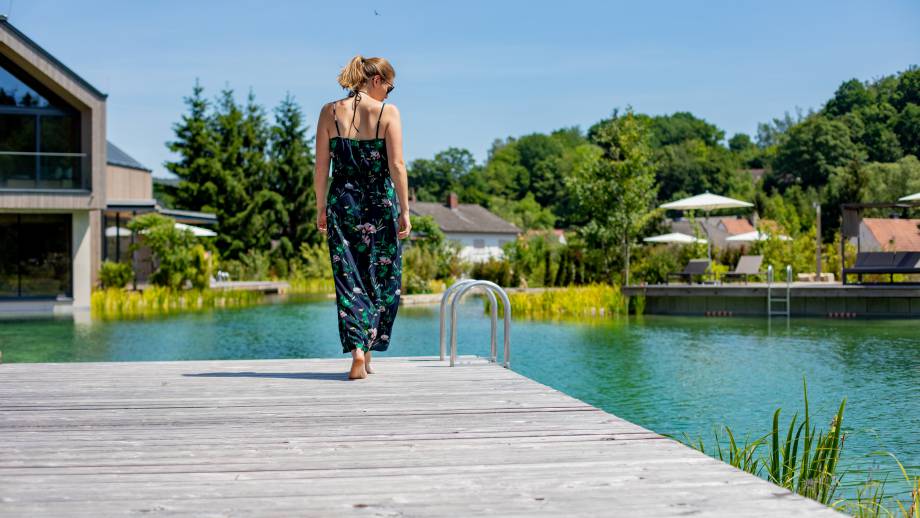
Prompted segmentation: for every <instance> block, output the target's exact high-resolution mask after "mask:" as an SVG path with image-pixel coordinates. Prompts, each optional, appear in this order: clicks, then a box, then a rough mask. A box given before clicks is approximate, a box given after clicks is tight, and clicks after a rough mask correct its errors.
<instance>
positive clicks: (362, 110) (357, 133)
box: [326, 95, 390, 140]
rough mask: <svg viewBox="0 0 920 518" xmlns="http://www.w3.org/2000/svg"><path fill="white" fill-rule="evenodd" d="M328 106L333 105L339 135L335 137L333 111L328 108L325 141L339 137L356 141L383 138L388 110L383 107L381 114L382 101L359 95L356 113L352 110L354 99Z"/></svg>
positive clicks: (334, 102) (335, 102)
mask: <svg viewBox="0 0 920 518" xmlns="http://www.w3.org/2000/svg"><path fill="white" fill-rule="evenodd" d="M330 104H335V110H334V114H335V120H337V121H338V125H339V135H336V127H335V121H334V120H333V110H332V108H331V106H330V107H329V108H327V110H326V111H327V112H328V117H329V120H330V121H331V122H330V124H329V125H328V126H327V130H326V132H327V133H328V135H327V139H331V138H334V137H336V136H341V137H344V138H352V139H358V140H370V139H374V138H384V136H385V135H386V128H387V125H388V116H387V113H388V112H389V111H390V110H387V109H386V107H384V109H383V112H382V113H381V111H380V109H381V106H383V102H382V101H378V100H376V99H374V98H372V97H370V96H369V95H361V98H360V100H359V101H358V103H357V105H358V106H357V112H356V111H355V108H354V105H355V98H354V97H346V98H344V99H338V100H336V101H333V103H330ZM378 118H379V119H380V123H379V124H380V127H379V130H378V128H377V124H378V123H377V120H378ZM352 121H353V122H354V126H352ZM375 134H376V136H375Z"/></svg>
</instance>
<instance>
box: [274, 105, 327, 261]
mask: <svg viewBox="0 0 920 518" xmlns="http://www.w3.org/2000/svg"><path fill="white" fill-rule="evenodd" d="M306 133H307V127H306V126H304V124H303V112H302V111H301V109H300V107H299V106H298V105H297V103H296V102H294V98H293V97H291V95H290V94H288V95H286V96H285V97H284V99H282V101H281V103H280V104H279V105H278V107H277V108H275V124H274V126H273V127H272V130H271V152H270V163H271V170H272V174H271V176H272V180H273V182H274V190H275V192H277V193H278V194H279V195H280V196H281V197H282V199H283V204H284V207H285V213H286V215H287V224H286V225H285V226H284V228H283V230H282V231H281V236H280V238H281V240H280V247H281V252H282V254H284V256H285V257H286V258H289V259H290V258H291V257H293V256H294V255H295V254H296V253H297V252H298V251H299V250H300V245H301V244H303V243H306V244H308V245H313V244H318V243H319V242H320V236H319V233H318V232H317V230H316V227H315V225H314V224H313V221H314V219H315V218H316V195H315V194H314V192H313V168H314V158H313V151H312V143H313V142H314V140H315V137H311V138H309V139H308V138H307V137H306Z"/></svg>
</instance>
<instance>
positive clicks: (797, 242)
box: [751, 227, 816, 280]
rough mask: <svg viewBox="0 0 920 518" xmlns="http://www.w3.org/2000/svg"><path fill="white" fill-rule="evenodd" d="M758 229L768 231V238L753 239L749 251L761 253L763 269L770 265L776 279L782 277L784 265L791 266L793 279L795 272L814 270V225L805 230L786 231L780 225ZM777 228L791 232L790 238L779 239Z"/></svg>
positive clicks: (787, 233)
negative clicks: (775, 227) (778, 226)
mask: <svg viewBox="0 0 920 518" xmlns="http://www.w3.org/2000/svg"><path fill="white" fill-rule="evenodd" d="M760 230H761V231H762V232H765V233H768V235H769V238H768V239H765V240H763V241H755V242H754V244H753V245H752V247H751V251H752V253H754V254H759V255H763V270H764V271H766V268H767V266H768V265H772V266H773V271H774V272H776V273H775V274H774V275H776V279H777V280H779V279H783V277H782V274H781V272H784V271H785V270H786V265H790V266H792V275H793V279H794V278H795V277H794V276H795V275H796V274H799V273H803V272H814V271H815V266H816V261H815V227H811V228H810V229H808V230H807V231H805V232H788V231H787V230H785V229H784V228H782V227H780V228H779V229H766V228H763V229H760ZM777 230H778V231H779V232H780V233H783V234H786V235H790V234H791V235H790V237H791V238H792V239H791V240H788V241H785V240H781V239H780V238H779V235H778V233H777Z"/></svg>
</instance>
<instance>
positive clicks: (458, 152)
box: [408, 147, 476, 202]
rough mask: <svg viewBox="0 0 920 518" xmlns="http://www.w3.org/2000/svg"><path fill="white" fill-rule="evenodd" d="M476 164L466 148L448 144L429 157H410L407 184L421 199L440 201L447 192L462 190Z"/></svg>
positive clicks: (445, 196)
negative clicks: (411, 159) (430, 158)
mask: <svg viewBox="0 0 920 518" xmlns="http://www.w3.org/2000/svg"><path fill="white" fill-rule="evenodd" d="M475 163H476V161H475V159H474V158H473V154H472V153H470V152H469V151H468V150H466V149H460V148H456V147H450V148H448V149H446V150H445V151H440V152H438V153H437V154H435V156H434V159H432V160H428V159H425V158H419V159H416V160H413V161H412V163H411V164H410V165H409V168H408V173H409V186H410V187H411V188H412V189H414V190H415V195H416V197H417V198H418V199H419V200H421V201H438V202H443V201H444V200H445V199H446V198H447V194H448V193H449V192H450V191H456V192H459V191H461V187H462V185H463V183H464V181H465V179H466V178H467V177H468V176H469V174H470V173H471V171H472V170H473V166H474V165H475Z"/></svg>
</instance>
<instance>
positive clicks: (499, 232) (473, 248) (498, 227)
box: [409, 192, 521, 262]
mask: <svg viewBox="0 0 920 518" xmlns="http://www.w3.org/2000/svg"><path fill="white" fill-rule="evenodd" d="M409 213H410V214H413V215H416V216H431V217H432V218H434V220H435V222H436V223H437V224H438V227H439V228H440V229H441V231H442V232H444V234H445V236H446V237H447V239H450V240H454V241H457V242H459V243H460V245H461V246H462V248H461V249H460V258H461V259H464V260H467V261H471V262H482V261H487V260H488V259H489V258H496V259H501V258H502V257H504V252H503V251H502V248H501V247H502V245H503V244H505V243H508V242H511V241H514V240H515V239H517V237H518V236H519V235H520V234H521V229H520V228H518V227H517V226H515V225H514V224H512V223H509V222H507V221H505V220H503V219H502V218H500V217H498V216H496V215H495V214H493V213H491V212H489V211H488V210H487V209H486V208H485V207H483V206H481V205H476V204H473V203H459V200H458V199H457V194H456V193H453V192H452V193H450V194H449V195H448V196H447V203H437V202H424V201H412V202H411V203H410V204H409Z"/></svg>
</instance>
